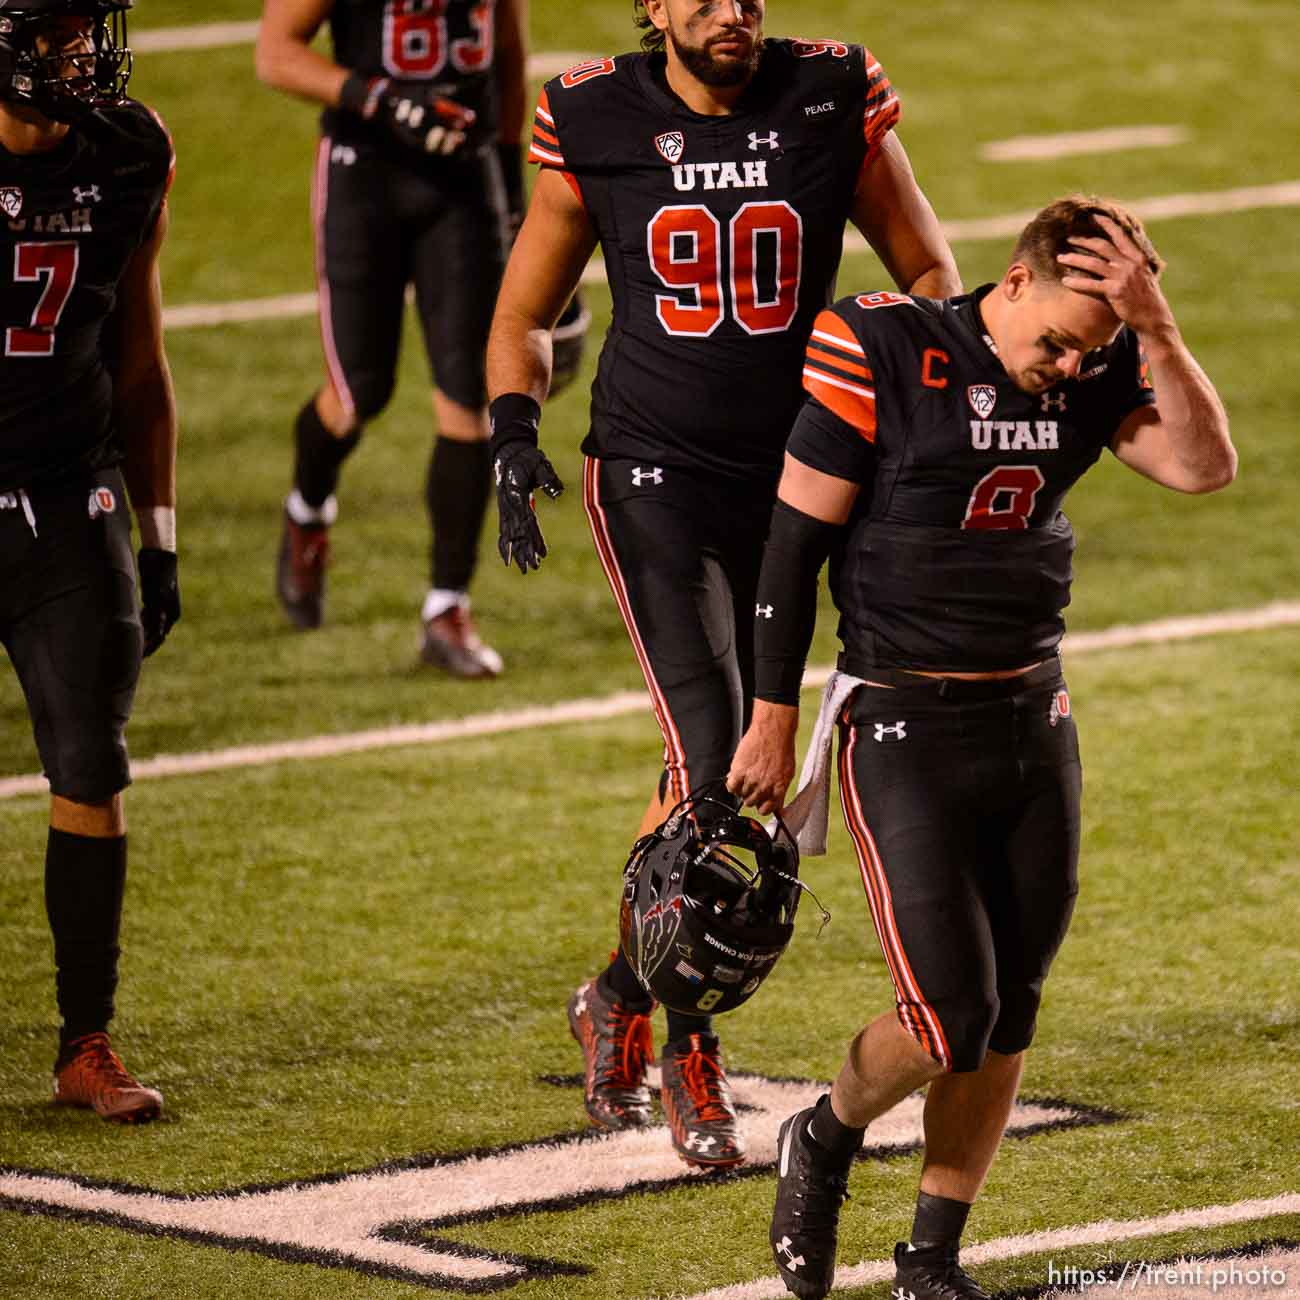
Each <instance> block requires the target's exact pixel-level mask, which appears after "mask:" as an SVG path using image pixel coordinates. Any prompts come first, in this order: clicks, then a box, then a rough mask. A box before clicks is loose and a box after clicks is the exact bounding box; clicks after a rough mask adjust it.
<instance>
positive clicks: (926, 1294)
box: [891, 1241, 989, 1300]
mask: <svg viewBox="0 0 1300 1300" xmlns="http://www.w3.org/2000/svg"><path fill="white" fill-rule="evenodd" d="M891 1294H892V1295H893V1300H989V1293H988V1292H987V1291H985V1290H984V1288H983V1287H982V1286H980V1285H979V1283H978V1282H976V1281H975V1280H974V1279H973V1278H971V1277H968V1276H967V1274H966V1272H965V1271H964V1270H963V1269H962V1267H961V1265H960V1264H958V1263H957V1247H956V1246H922V1247H920V1249H917V1248H916V1247H914V1246H910V1245H908V1243H907V1242H905V1241H900V1242H899V1243H898V1245H896V1246H895V1247H894V1290H893V1292H892V1293H891Z"/></svg>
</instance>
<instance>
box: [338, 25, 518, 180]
mask: <svg viewBox="0 0 1300 1300" xmlns="http://www.w3.org/2000/svg"><path fill="white" fill-rule="evenodd" d="M495 22H496V0H335V3H334V8H333V10H332V11H331V12H330V35H331V37H332V39H333V43H334V59H335V61H336V62H337V63H339V64H340V65H342V66H343V67H345V68H349V69H351V70H352V71H353V72H359V73H361V75H362V76H366V77H392V78H395V79H397V80H399V81H428V82H431V83H432V85H431V89H432V90H434V91H435V92H436V93H437V94H439V95H442V96H444V97H445V98H447V99H454V100H455V101H456V102H457V103H458V104H462V105H464V106H465V107H466V108H472V109H473V110H474V112H475V113H476V114H477V118H476V120H475V123H474V127H473V129H472V130H471V131H470V132H469V142H470V146H471V147H473V146H475V145H476V144H480V143H482V142H484V141H488V140H491V139H494V138H495V136H496V128H497V119H498V116H499V112H500V109H499V101H498V96H497V86H496V78H495V76H494V75H493V71H492V64H493V55H494V53H495V50H496V27H495ZM321 125H322V129H323V130H324V132H325V134H326V135H328V136H330V137H331V138H332V139H335V140H341V141H344V142H346V143H352V144H369V145H370V146H371V147H373V148H375V149H376V150H379V151H387V152H392V153H395V154H398V156H402V155H401V153H400V151H401V150H403V149H404V148H405V146H403V145H402V144H400V143H399V142H398V141H396V140H393V139H392V137H391V136H390V135H389V134H388V132H387V131H386V129H385V128H384V127H383V125H382V124H380V123H376V122H363V121H361V120H360V119H359V118H358V117H356V116H355V115H353V114H350V113H341V112H339V111H337V110H336V109H326V110H325V112H324V114H323V115H322V118H321Z"/></svg>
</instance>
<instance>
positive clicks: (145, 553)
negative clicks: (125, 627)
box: [138, 546, 181, 659]
mask: <svg viewBox="0 0 1300 1300" xmlns="http://www.w3.org/2000/svg"><path fill="white" fill-rule="evenodd" d="M138 561H139V566H140V622H141V624H142V625H143V626H144V657H145V658H146V659H147V658H148V657H149V656H150V655H151V654H153V652H154V651H155V650H157V649H158V647H159V646H160V645H162V643H163V642H164V641H165V640H167V633H168V632H170V631H171V630H172V627H173V625H174V624H175V623H176V621H177V619H179V618H180V616H181V588H180V583H179V581H178V580H177V577H176V552H175V551H162V550H158V549H157V548H156V547H152V546H145V547H142V548H141V550H140V555H139V557H138Z"/></svg>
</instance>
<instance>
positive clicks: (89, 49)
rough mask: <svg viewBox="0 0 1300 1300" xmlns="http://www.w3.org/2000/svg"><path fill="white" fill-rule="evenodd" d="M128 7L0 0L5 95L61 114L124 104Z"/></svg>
mask: <svg viewBox="0 0 1300 1300" xmlns="http://www.w3.org/2000/svg"><path fill="white" fill-rule="evenodd" d="M126 8H127V6H126V5H124V4H122V3H119V2H117V0H44V2H42V0H17V3H16V4H13V5H9V4H0V98H3V99H5V100H8V101H9V102H11V103H16V104H25V105H29V106H30V107H32V108H34V109H36V111H37V112H39V113H42V114H43V115H44V116H46V117H49V118H52V119H53V120H55V121H59V122H73V121H76V120H77V119H78V118H80V117H83V116H85V114H87V113H89V112H93V111H94V110H95V109H99V108H110V107H112V106H114V105H116V104H120V103H121V102H122V100H123V99H124V98H125V95H126V87H127V83H128V81H129V80H130V77H131V51H130V48H129V47H128V46H127V43H126ZM78 20H80V23H79V22H78Z"/></svg>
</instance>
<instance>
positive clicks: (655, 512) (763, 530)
mask: <svg viewBox="0 0 1300 1300" xmlns="http://www.w3.org/2000/svg"><path fill="white" fill-rule="evenodd" d="M583 500H584V503H585V505H586V509H587V517H588V519H589V520H590V522H591V531H592V536H593V537H594V538H595V542H596V550H597V553H598V554H599V556H600V562H601V565H602V566H603V567H604V570H605V576H606V577H607V578H608V579H609V584H610V587H611V589H612V590H613V593H614V599H615V600H616V601H617V603H618V608H619V613H620V614H621V615H622V616H623V622H624V623H625V624H626V626H627V630H628V635H629V636H630V637H631V639H632V646H633V649H634V650H635V651H636V656H637V660H638V662H639V663H640V665H641V671H642V673H643V674H644V676H645V681H646V686H647V688H648V689H649V691H650V698H651V701H652V703H653V706H654V711H655V717H656V718H657V719H658V721H659V728H660V730H661V731H662V733H663V738H664V767H665V770H666V772H667V795H668V799H669V802H670V803H675V802H677V801H678V800H680V799H683V798H685V797H686V795H687V794H688V793H689V792H690V791H691V790H694V789H698V788H699V787H700V786H701V785H702V784H704V783H705V782H708V781H715V780H719V779H721V778H724V777H725V776H726V775H727V771H728V769H729V768H730V766H731V758H732V755H733V754H734V753H735V749H736V746H737V744H739V742H740V737H741V736H742V735H743V734H744V730H745V727H746V726H748V725H749V716H750V709H751V706H752V704H753V698H754V634H753V629H754V604H755V598H756V592H757V588H758V570H759V565H760V564H761V562H762V558H763V543H764V541H765V540H766V537H767V527H768V520H769V517H770V515H771V512H772V502H773V493H772V492H771V491H768V490H763V489H760V488H756V487H754V486H752V485H748V484H746V483H744V482H743V481H740V480H719V479H710V478H709V477H707V476H702V475H700V474H699V473H697V472H693V471H692V472H688V471H685V470H681V469H673V468H671V467H668V466H656V465H653V464H650V463H645V464H641V463H637V462H632V461H625V460H609V459H607V460H597V459H595V458H594V457H588V458H587V461H586V465H585V468H584V475H583Z"/></svg>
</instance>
